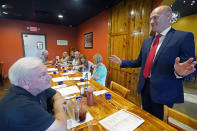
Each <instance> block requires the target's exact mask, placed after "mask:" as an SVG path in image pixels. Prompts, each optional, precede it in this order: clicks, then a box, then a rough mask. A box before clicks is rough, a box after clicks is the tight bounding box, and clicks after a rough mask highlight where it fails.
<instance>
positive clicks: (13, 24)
mask: <svg viewBox="0 0 197 131" xmlns="http://www.w3.org/2000/svg"><path fill="white" fill-rule="evenodd" d="M27 26H37V27H39V28H40V31H38V32H36V33H34V32H30V31H28V30H27V29H26V27H27ZM0 32H1V35H0V61H4V62H5V64H4V68H3V74H4V75H7V73H8V69H9V67H10V66H11V65H12V64H13V63H14V62H15V61H16V60H17V59H19V58H20V57H23V48H22V39H21V33H22V32H25V33H34V34H45V35H46V43H47V49H48V51H49V59H52V58H54V57H55V56H56V55H59V56H61V55H62V52H63V51H68V50H69V48H70V47H71V46H72V47H75V48H76V28H70V27H66V26H61V25H53V24H44V23H35V22H27V21H20V20H10V19H0ZM57 40H68V46H57V45H56V43H57Z"/></svg>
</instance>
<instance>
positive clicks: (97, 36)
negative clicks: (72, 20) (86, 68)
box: [76, 11, 108, 64]
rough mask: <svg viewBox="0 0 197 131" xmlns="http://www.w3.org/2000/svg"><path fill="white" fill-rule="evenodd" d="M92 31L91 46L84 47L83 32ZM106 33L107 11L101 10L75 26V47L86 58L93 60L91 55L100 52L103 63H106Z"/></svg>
mask: <svg viewBox="0 0 197 131" xmlns="http://www.w3.org/2000/svg"><path fill="white" fill-rule="evenodd" d="M88 32H93V48H92V49H85V48H84V34H86V33H88ZM107 33H108V13H107V11H103V12H101V13H99V14H98V15H96V16H94V17H92V18H90V19H89V20H87V21H85V22H84V23H82V24H80V25H79V26H78V27H77V37H76V38H77V48H78V50H79V51H80V52H81V54H85V55H86V57H87V59H88V60H90V61H92V62H93V58H92V57H93V56H94V55H95V54H96V53H100V54H101V55H102V56H103V63H104V64H106V63H107V42H108V41H107V35H108V34H107Z"/></svg>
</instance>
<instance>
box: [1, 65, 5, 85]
mask: <svg viewBox="0 0 197 131" xmlns="http://www.w3.org/2000/svg"><path fill="white" fill-rule="evenodd" d="M3 65H4V62H2V61H0V84H1V85H3Z"/></svg>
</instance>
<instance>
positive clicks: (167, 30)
mask: <svg viewBox="0 0 197 131" xmlns="http://www.w3.org/2000/svg"><path fill="white" fill-rule="evenodd" d="M171 28H172V27H171V26H170V27H168V28H166V29H165V30H164V31H162V32H161V33H160V34H161V35H162V36H165V35H166V34H167V33H168V32H169V31H170V29H171ZM157 35H158V33H157V32H156V36H157Z"/></svg>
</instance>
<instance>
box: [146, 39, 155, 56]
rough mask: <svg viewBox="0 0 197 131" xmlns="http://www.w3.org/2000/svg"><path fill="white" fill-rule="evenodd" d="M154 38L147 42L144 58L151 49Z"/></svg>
mask: <svg viewBox="0 0 197 131" xmlns="http://www.w3.org/2000/svg"><path fill="white" fill-rule="evenodd" d="M154 38H155V36H152V37H150V39H149V41H148V44H147V48H146V58H147V57H148V54H149V52H150V48H151V45H152V43H153V40H154Z"/></svg>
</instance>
